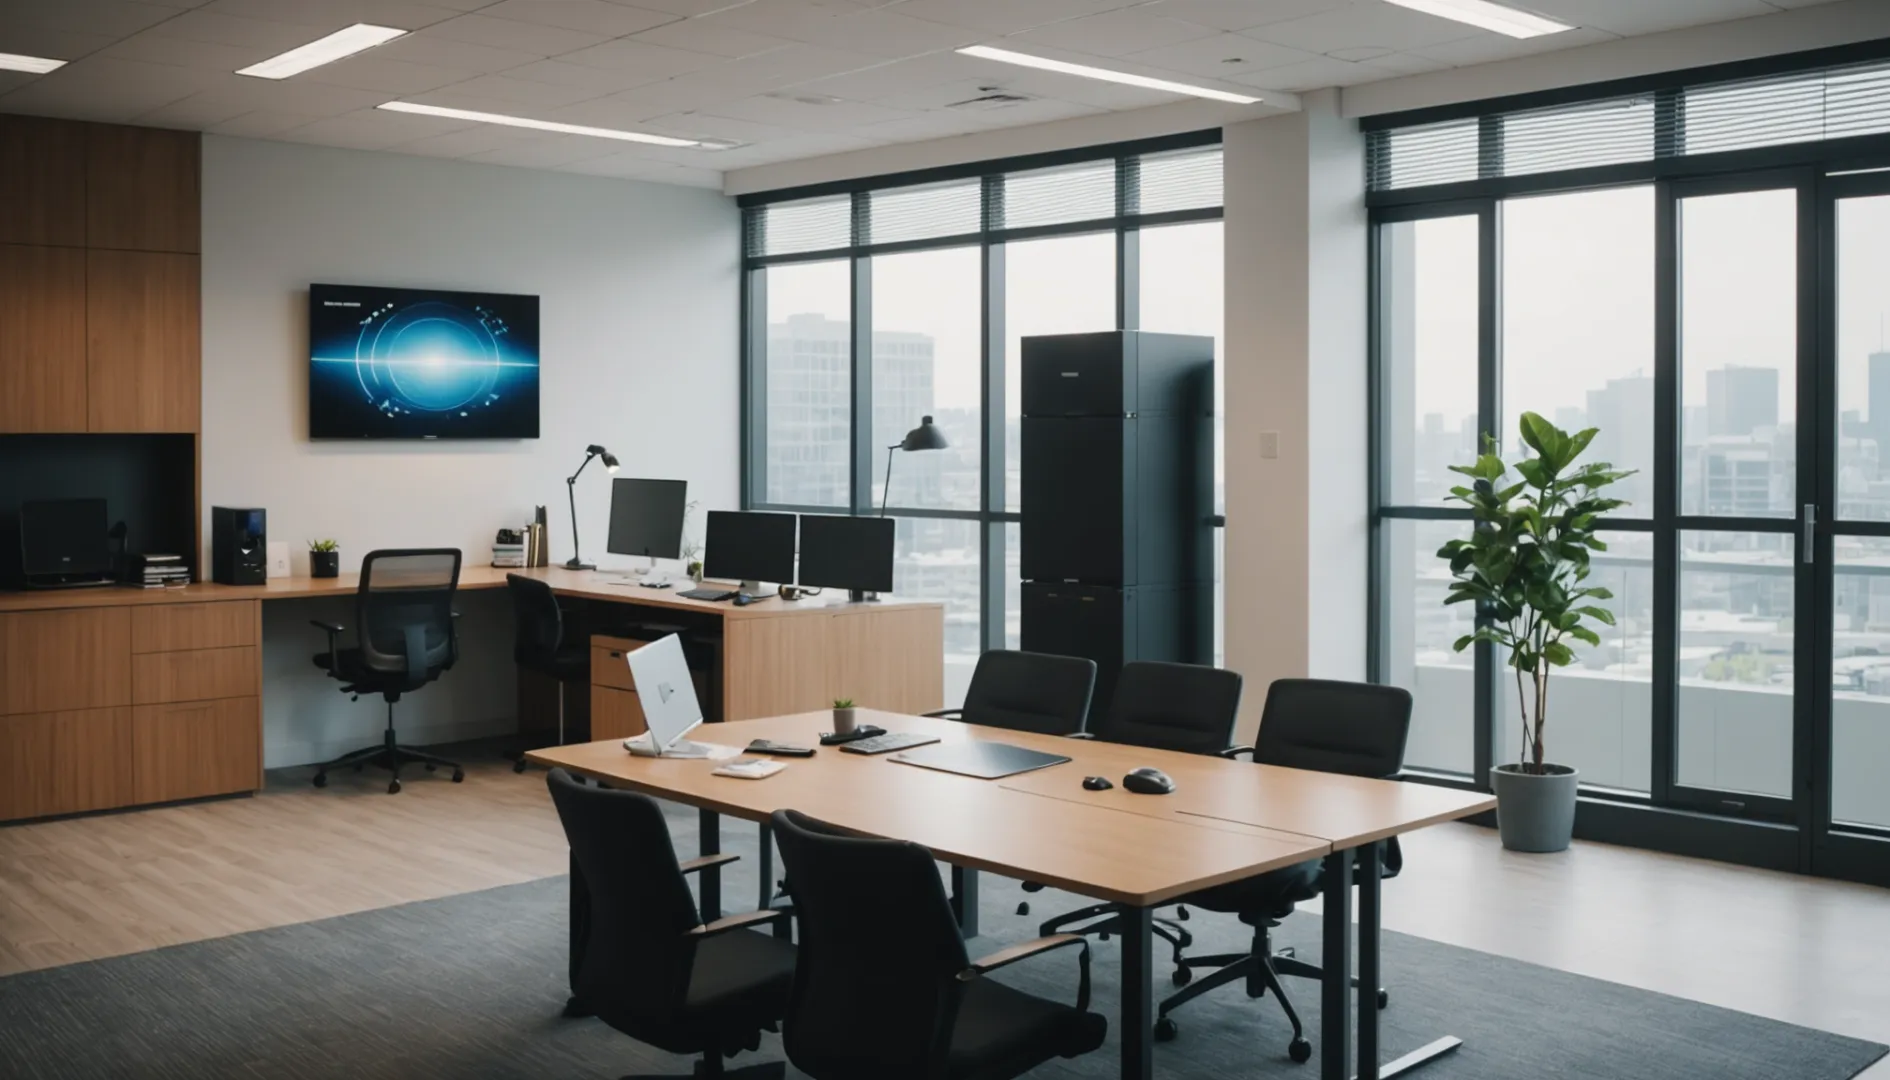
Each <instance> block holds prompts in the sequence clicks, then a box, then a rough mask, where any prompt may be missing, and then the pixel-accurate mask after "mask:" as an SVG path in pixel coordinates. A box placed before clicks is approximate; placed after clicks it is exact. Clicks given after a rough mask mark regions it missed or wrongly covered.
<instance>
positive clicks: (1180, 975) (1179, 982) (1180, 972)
mask: <svg viewBox="0 0 1890 1080" xmlns="http://www.w3.org/2000/svg"><path fill="white" fill-rule="evenodd" d="M1174 979H1175V985H1176V986H1186V985H1188V984H1189V983H1191V982H1193V981H1194V971H1193V969H1191V968H1185V967H1178V968H1176V969H1175V975H1174Z"/></svg>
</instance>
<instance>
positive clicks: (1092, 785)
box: [1083, 776, 1116, 791]
mask: <svg viewBox="0 0 1890 1080" xmlns="http://www.w3.org/2000/svg"><path fill="white" fill-rule="evenodd" d="M1115 786H1116V785H1114V784H1112V783H1110V782H1109V778H1108V777H1107V776H1085V777H1083V790H1084V791H1108V790H1109V789H1110V788H1112V787H1115Z"/></svg>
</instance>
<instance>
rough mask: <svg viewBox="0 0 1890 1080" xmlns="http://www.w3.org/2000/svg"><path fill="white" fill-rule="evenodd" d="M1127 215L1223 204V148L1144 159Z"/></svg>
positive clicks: (1179, 151)
mask: <svg viewBox="0 0 1890 1080" xmlns="http://www.w3.org/2000/svg"><path fill="white" fill-rule="evenodd" d="M1130 175H1131V176H1132V177H1134V182H1133V183H1132V184H1131V186H1130V193H1129V200H1128V201H1129V205H1128V206H1125V207H1123V208H1122V210H1123V212H1124V213H1126V214H1165V213H1169V212H1171V211H1175V210H1203V209H1207V208H1210V207H1215V206H1219V205H1221V202H1222V198H1221V148H1220V147H1218V146H1212V147H1208V148H1206V149H1201V150H1173V151H1170V152H1168V153H1165V154H1149V155H1146V156H1144V157H1143V158H1141V159H1140V162H1139V167H1138V168H1136V169H1135V170H1133V171H1132V172H1131V173H1130Z"/></svg>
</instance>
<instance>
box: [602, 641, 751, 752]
mask: <svg viewBox="0 0 1890 1080" xmlns="http://www.w3.org/2000/svg"><path fill="white" fill-rule="evenodd" d="M624 659H625V660H626V661H628V662H629V664H630V678H631V680H632V681H633V682H634V683H635V684H636V688H637V700H638V701H639V702H640V703H641V704H642V706H643V719H644V722H645V723H647V724H648V725H649V728H650V730H649V731H647V732H645V733H644V734H642V735H632V736H631V737H630V738H628V739H625V740H624V741H623V747H624V749H625V750H628V751H630V752H631V753H632V754H637V755H639V756H642V757H673V758H713V759H721V758H725V757H734V756H736V755H737V754H738V753H740V751H739V750H737V749H735V748H734V747H730V746H714V745H710V744H706V743H698V742H690V741H689V740H688V739H686V738H684V737H683V736H685V735H688V734H689V733H690V732H692V731H694V730H695V729H696V728H698V727H700V726H701V725H702V703H701V702H700V701H698V700H697V699H696V683H695V680H694V679H693V678H691V677H690V675H689V663H688V661H687V660H685V659H684V657H683V648H682V638H680V637H677V636H676V635H675V634H669V635H667V636H665V637H662V638H658V639H657V640H655V641H652V642H650V643H649V644H648V645H645V646H643V647H642V648H640V649H634V650H631V651H629V652H626V653H625V654H624Z"/></svg>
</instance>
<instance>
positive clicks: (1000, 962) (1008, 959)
mask: <svg viewBox="0 0 1890 1080" xmlns="http://www.w3.org/2000/svg"><path fill="white" fill-rule="evenodd" d="M1071 945H1075V946H1077V947H1078V948H1079V949H1080V951H1079V952H1078V953H1077V954H1076V963H1077V967H1078V969H1079V971H1080V972H1081V978H1080V979H1079V980H1078V981H1077V987H1076V1011H1077V1012H1088V1011H1089V939H1087V938H1085V937H1083V936H1082V935H1081V934H1051V935H1050V936H1049V937H1040V938H1038V939H1036V940H1035V941H1026V942H1023V943H1021V944H1018V945H1012V946H1010V947H1009V948H1006V949H999V950H998V951H997V952H994V953H992V954H991V955H989V956H986V957H983V958H981V959H978V960H973V961H972V962H971V966H970V967H968V968H966V969H965V970H963V971H961V972H959V973H958V981H959V982H970V981H972V980H973V979H976V978H979V977H980V976H983V975H988V974H990V973H991V972H993V971H996V970H997V969H999V968H1001V967H1009V966H1010V965H1012V964H1015V963H1017V962H1018V961H1019V960H1028V959H1030V958H1031V957H1033V956H1037V955H1039V954H1042V953H1047V952H1053V951H1055V950H1057V949H1062V948H1067V947H1068V946H1071Z"/></svg>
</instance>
